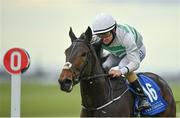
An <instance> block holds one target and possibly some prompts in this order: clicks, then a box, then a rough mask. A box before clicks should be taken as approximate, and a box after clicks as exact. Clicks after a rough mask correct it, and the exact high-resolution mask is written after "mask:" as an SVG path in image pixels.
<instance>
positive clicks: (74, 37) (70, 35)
mask: <svg viewBox="0 0 180 118" xmlns="http://www.w3.org/2000/svg"><path fill="white" fill-rule="evenodd" d="M69 37H70V38H71V42H73V41H74V40H76V39H77V37H76V36H75V34H74V33H73V31H72V28H71V27H70V30H69Z"/></svg>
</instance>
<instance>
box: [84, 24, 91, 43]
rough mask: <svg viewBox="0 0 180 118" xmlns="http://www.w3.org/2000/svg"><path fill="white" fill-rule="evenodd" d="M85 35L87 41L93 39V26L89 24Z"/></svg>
mask: <svg viewBox="0 0 180 118" xmlns="http://www.w3.org/2000/svg"><path fill="white" fill-rule="evenodd" d="M85 35H86V39H87V41H88V42H90V41H91V39H92V30H91V28H90V27H89V26H88V28H87V30H86V32H85Z"/></svg>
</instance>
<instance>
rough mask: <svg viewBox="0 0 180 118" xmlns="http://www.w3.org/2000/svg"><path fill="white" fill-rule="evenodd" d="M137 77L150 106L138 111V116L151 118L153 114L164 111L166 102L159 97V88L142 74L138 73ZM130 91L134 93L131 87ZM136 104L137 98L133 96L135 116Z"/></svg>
mask: <svg viewBox="0 0 180 118" xmlns="http://www.w3.org/2000/svg"><path fill="white" fill-rule="evenodd" d="M137 76H138V77H139V82H140V83H141V85H142V87H143V90H144V92H145V94H146V95H147V97H148V101H149V103H150V104H151V108H149V109H144V110H142V111H140V114H142V115H148V116H153V115H155V114H158V113H161V112H163V111H165V110H166V108H167V102H166V101H165V100H164V98H163V97H162V96H161V91H160V88H159V86H158V85H157V84H156V83H155V82H154V81H153V80H152V79H150V78H149V77H147V76H145V75H144V74H143V73H139V74H137ZM129 87H130V86H129ZM130 90H131V91H132V92H134V91H133V90H132V88H131V87H130ZM138 102H139V98H138V97H137V96H135V103H134V111H135V114H137V113H138V112H137V108H138Z"/></svg>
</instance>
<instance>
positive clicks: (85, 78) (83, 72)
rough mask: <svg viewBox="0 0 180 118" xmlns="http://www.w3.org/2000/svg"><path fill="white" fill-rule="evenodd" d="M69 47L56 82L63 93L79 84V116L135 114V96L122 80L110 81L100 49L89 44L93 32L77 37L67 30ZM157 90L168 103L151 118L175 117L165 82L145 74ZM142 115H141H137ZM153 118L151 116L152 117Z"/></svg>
mask: <svg viewBox="0 0 180 118" xmlns="http://www.w3.org/2000/svg"><path fill="white" fill-rule="evenodd" d="M69 36H70V38H71V42H72V44H71V46H70V47H69V48H67V49H66V50H65V55H66V63H65V65H64V67H63V69H62V72H61V74H60V77H59V79H58V81H59V84H60V88H61V90H62V91H65V92H71V91H72V89H73V86H74V85H76V84H78V83H80V91H81V99H82V110H81V114H80V116H81V117H106V116H107V117H130V116H137V115H135V114H134V107H133V106H134V100H135V97H134V94H133V93H132V92H131V91H130V90H129V89H128V85H127V83H126V82H127V81H126V79H125V77H121V78H115V79H109V76H108V75H107V74H106V73H105V72H104V70H103V68H102V64H101V63H100V58H99V53H98V52H99V48H98V46H97V45H93V44H91V40H92V31H91V28H90V27H88V28H87V30H86V31H85V33H82V34H81V36H80V37H79V38H77V37H76V36H75V34H74V33H73V31H72V28H70V31H69ZM143 74H144V75H146V76H148V77H149V78H151V79H152V80H153V81H155V82H156V83H157V85H158V86H159V87H160V91H161V95H162V97H163V98H164V100H165V101H166V102H167V108H166V110H165V111H163V112H161V113H158V114H155V115H153V116H156V117H157V116H159V117H175V116H176V104H175V100H174V97H173V93H172V90H171V88H170V87H169V85H168V84H167V82H166V81H165V80H164V79H162V78H161V77H160V76H159V75H156V74H154V73H149V72H144V73H143ZM139 115H140V116H143V115H142V114H139ZM151 117H152V116H151Z"/></svg>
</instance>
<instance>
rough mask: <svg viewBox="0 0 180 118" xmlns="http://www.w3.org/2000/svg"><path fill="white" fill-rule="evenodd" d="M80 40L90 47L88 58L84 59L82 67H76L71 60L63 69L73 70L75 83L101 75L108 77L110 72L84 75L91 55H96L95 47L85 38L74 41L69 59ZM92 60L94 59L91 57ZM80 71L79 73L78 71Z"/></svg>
mask: <svg viewBox="0 0 180 118" xmlns="http://www.w3.org/2000/svg"><path fill="white" fill-rule="evenodd" d="M78 42H82V43H85V44H86V45H87V47H88V48H89V51H88V52H87V57H86V60H85V61H84V63H83V65H82V66H81V67H80V68H76V67H74V66H73V65H72V64H71V62H70V61H67V62H66V63H65V65H64V67H63V69H67V70H70V71H71V72H73V73H74V75H75V79H73V84H77V83H79V82H80V81H81V80H89V79H94V78H99V77H107V76H108V74H98V75H92V76H91V75H89V76H83V75H84V73H85V70H86V67H87V65H88V63H89V60H88V59H90V57H91V56H94V53H95V52H94V48H93V47H92V45H91V44H90V43H88V42H86V41H85V40H81V39H76V40H74V41H73V43H75V44H74V46H73V47H72V49H71V52H70V55H69V60H70V59H71V56H72V53H73V49H74V48H75V47H76V45H77V43H78ZM91 60H92V59H91ZM77 71H78V73H77Z"/></svg>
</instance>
